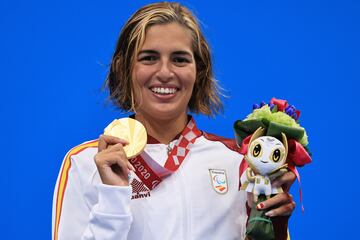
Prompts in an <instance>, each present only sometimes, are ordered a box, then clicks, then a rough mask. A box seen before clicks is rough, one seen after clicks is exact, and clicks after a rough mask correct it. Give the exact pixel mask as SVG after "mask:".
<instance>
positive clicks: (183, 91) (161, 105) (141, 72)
mask: <svg viewBox="0 0 360 240" xmlns="http://www.w3.org/2000/svg"><path fill="white" fill-rule="evenodd" d="M195 79H196V64H195V59H194V54H193V49H192V39H191V36H190V33H189V32H188V30H187V29H185V28H184V27H182V26H180V25H179V24H177V23H170V24H161V25H159V24H158V25H154V26H151V27H149V28H148V29H147V31H146V36H145V42H144V44H143V46H142V47H141V49H140V51H139V54H138V55H137V56H135V64H134V68H133V72H132V80H133V82H134V90H135V91H134V92H135V102H136V103H140V105H139V107H138V109H136V111H137V113H140V114H143V115H148V116H152V117H153V118H158V119H163V120H164V119H174V118H177V117H181V116H183V115H185V116H186V113H187V106H188V103H189V100H190V97H191V94H192V91H193V87H194V83H195Z"/></svg>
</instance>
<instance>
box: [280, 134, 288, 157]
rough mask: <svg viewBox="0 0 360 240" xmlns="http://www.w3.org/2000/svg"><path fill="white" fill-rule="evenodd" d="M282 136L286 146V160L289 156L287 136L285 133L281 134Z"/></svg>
mask: <svg viewBox="0 0 360 240" xmlns="http://www.w3.org/2000/svg"><path fill="white" fill-rule="evenodd" d="M281 136H282V143H283V144H284V147H285V159H286V158H287V154H288V150H289V147H288V142H287V137H286V135H285V134H284V133H281Z"/></svg>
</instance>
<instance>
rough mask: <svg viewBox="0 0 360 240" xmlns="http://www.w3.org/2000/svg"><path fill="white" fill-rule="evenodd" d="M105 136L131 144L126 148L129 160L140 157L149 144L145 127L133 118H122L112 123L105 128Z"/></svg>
mask: <svg viewBox="0 0 360 240" xmlns="http://www.w3.org/2000/svg"><path fill="white" fill-rule="evenodd" d="M104 134H105V135H109V136H113V137H118V138H121V139H124V140H126V141H128V142H129V144H127V145H126V146H124V151H125V153H126V156H127V158H128V159H130V158H134V157H136V156H137V155H139V154H140V153H141V152H142V151H143V150H144V148H145V145H146V142H147V133H146V130H145V127H144V125H142V124H141V123H140V122H139V121H137V120H135V119H132V118H121V119H116V120H114V121H112V122H111V123H110V124H109V125H108V126H107V127H106V128H105V130H104Z"/></svg>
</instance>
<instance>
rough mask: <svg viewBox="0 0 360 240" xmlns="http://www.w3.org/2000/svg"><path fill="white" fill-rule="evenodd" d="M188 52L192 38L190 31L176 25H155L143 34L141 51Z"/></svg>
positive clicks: (190, 48)
mask: <svg viewBox="0 0 360 240" xmlns="http://www.w3.org/2000/svg"><path fill="white" fill-rule="evenodd" d="M147 49H149V50H157V51H166V50H171V51H190V52H192V37H191V33H190V31H189V30H188V29H187V28H185V27H183V26H181V25H180V24H178V23H168V24H156V25H153V26H150V27H149V28H148V29H147V31H146V34H145V40H144V43H143V45H142V47H141V50H147Z"/></svg>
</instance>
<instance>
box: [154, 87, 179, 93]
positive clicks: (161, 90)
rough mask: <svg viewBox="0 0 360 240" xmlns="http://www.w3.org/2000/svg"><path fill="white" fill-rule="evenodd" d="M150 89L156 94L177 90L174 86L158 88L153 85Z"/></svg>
mask: <svg viewBox="0 0 360 240" xmlns="http://www.w3.org/2000/svg"><path fill="white" fill-rule="evenodd" d="M151 91H152V92H154V93H157V94H173V93H175V92H176V91H177V89H176V88H162V87H161V88H160V87H154V88H151Z"/></svg>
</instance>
